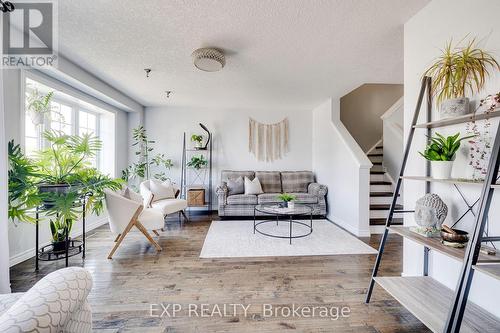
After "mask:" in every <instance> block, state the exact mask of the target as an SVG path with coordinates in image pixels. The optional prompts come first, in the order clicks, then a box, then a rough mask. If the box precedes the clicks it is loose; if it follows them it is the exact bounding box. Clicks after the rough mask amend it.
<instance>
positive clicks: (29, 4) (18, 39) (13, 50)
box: [2, 0, 57, 68]
mask: <svg viewBox="0 0 500 333" xmlns="http://www.w3.org/2000/svg"><path fill="white" fill-rule="evenodd" d="M2 20H3V23H2V27H3V32H2V67H15V68H19V67H46V66H55V65H56V63H55V62H56V60H57V34H56V32H57V31H56V30H57V29H56V28H57V24H56V23H57V22H56V3H55V2H54V1H48V0H45V1H43V0H37V1H32V0H25V1H23V2H19V3H17V2H16V3H15V9H14V10H13V11H10V12H5V13H3V14H2Z"/></svg>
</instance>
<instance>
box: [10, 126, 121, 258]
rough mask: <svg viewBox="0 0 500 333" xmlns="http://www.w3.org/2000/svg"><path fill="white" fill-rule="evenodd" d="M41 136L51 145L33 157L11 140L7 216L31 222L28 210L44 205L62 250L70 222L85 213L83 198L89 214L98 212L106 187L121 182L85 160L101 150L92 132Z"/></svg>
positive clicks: (116, 186) (115, 186)
mask: <svg viewBox="0 0 500 333" xmlns="http://www.w3.org/2000/svg"><path fill="white" fill-rule="evenodd" d="M44 138H45V140H46V141H47V142H49V144H50V147H49V148H47V149H44V150H42V151H40V152H39V153H38V154H37V155H36V156H35V158H33V159H29V158H27V157H26V156H24V154H23V153H22V152H21V148H20V147H19V145H16V144H14V141H10V142H9V145H8V152H9V171H8V178H9V179H8V186H9V189H8V190H9V218H10V219H12V220H19V221H24V222H32V223H34V222H36V220H35V219H34V218H33V216H32V212H33V210H34V209H35V208H37V207H40V205H42V204H43V210H42V212H43V213H44V214H45V215H46V216H48V217H50V218H51V222H50V228H51V232H52V238H53V248H54V250H56V249H58V250H65V249H66V246H67V244H66V242H65V240H66V238H67V237H68V236H69V232H70V231H71V227H72V225H73V222H74V221H75V220H77V219H78V218H79V217H80V215H81V214H82V213H83V212H82V210H81V209H80V208H79V207H81V206H82V200H84V199H86V207H85V208H86V211H87V212H92V213H95V214H97V215H99V214H100V213H101V212H102V211H103V209H104V190H105V189H110V190H118V189H120V188H121V186H122V181H121V180H120V179H111V178H110V177H108V176H106V175H103V174H101V173H100V172H99V171H98V170H97V169H95V168H93V167H92V166H91V165H90V163H89V161H88V159H89V158H91V157H93V156H95V154H96V153H97V152H98V151H99V150H100V148H101V142H100V141H99V140H98V139H97V138H95V137H92V136H90V134H88V135H83V136H81V137H79V136H70V135H66V134H64V133H61V132H56V131H50V132H45V133H44ZM61 242H62V243H61Z"/></svg>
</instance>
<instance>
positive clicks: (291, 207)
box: [288, 201, 295, 209]
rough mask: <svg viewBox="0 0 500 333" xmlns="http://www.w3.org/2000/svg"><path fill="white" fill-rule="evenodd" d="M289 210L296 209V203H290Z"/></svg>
mask: <svg viewBox="0 0 500 333" xmlns="http://www.w3.org/2000/svg"><path fill="white" fill-rule="evenodd" d="M288 208H290V209H294V208H295V201H290V202H288Z"/></svg>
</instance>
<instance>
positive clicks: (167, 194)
mask: <svg viewBox="0 0 500 333" xmlns="http://www.w3.org/2000/svg"><path fill="white" fill-rule="evenodd" d="M149 189H150V190H151V192H152V193H153V194H154V195H155V198H154V200H155V201H157V200H163V199H174V198H175V191H174V187H173V186H172V184H171V183H170V182H168V181H167V182H160V181H158V180H154V179H152V180H150V181H149Z"/></svg>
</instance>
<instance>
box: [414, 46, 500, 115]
mask: <svg viewBox="0 0 500 333" xmlns="http://www.w3.org/2000/svg"><path fill="white" fill-rule="evenodd" d="M489 68H492V69H493V70H494V71H496V70H500V65H499V64H498V62H497V61H496V60H495V58H494V57H493V56H492V55H491V54H490V53H488V52H486V51H484V50H482V49H480V48H478V47H477V45H476V40H475V39H473V40H471V41H470V42H469V43H468V44H467V45H466V46H464V47H452V44H451V41H450V42H449V43H448V44H446V46H445V48H444V50H443V51H442V54H441V56H440V57H439V58H438V59H437V60H436V62H435V63H434V64H433V65H431V66H430V67H429V68H428V69H427V70H426V71H425V73H424V76H430V77H432V81H433V82H432V92H433V95H435V96H436V102H437V105H438V106H440V118H442V119H443V118H448V117H456V116H460V115H464V114H467V113H469V99H468V98H467V97H466V95H467V94H470V95H474V94H476V93H478V92H480V91H481V90H482V89H483V88H484V85H485V83H486V79H487V78H488V77H489V75H490V72H489V71H488V69H489Z"/></svg>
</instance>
